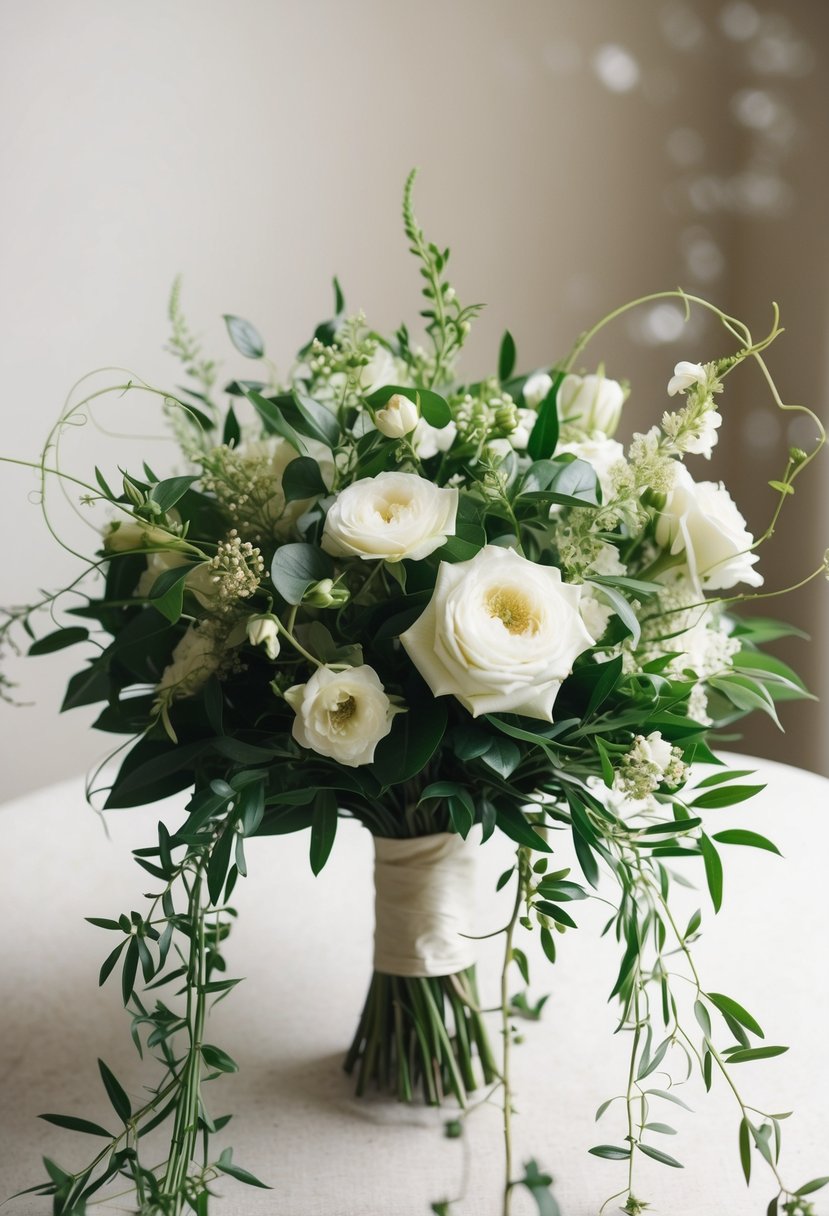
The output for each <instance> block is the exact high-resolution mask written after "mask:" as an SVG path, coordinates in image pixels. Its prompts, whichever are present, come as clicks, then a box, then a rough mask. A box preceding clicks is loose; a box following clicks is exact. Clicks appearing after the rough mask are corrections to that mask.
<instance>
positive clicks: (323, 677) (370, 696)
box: [285, 665, 400, 768]
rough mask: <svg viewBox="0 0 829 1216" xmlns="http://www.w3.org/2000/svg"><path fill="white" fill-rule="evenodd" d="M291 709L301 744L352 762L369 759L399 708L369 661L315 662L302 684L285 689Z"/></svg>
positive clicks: (372, 757) (346, 762) (295, 729)
mask: <svg viewBox="0 0 829 1216" xmlns="http://www.w3.org/2000/svg"><path fill="white" fill-rule="evenodd" d="M285 700H286V701H287V702H288V704H289V705H290V706H291V708H292V709H293V710H294V713H295V714H296V717H295V718H294V725H293V731H292V734H293V737H294V738H295V739H296V741H297V743H299V744H300V745H301V746H302V747H307V748H310V750H311V751H314V752H317V753H318V754H319V755H321V756H330V757H331V759H332V760H336V761H338V762H339V763H340V764H345V765H347V766H348V767H349V768H357V766H358V765H361V764H371V762H372V760H373V759H374V751H375V748H376V747H377V744H378V743H379V742H380V740H381V739H385V737H386V735H387V734H388V733H389V731H390V730H391V724H392V719H393V717H394V715H395V713H399V712H400V710H399V709H397V708H396V707H395V706H393V705H392V703H391V701H390V700H389V698H388V697H387V696H386V692H385V689H384V688H383V685H382V684H381V683H380V677H379V676H378V675H377V672H376V671H375V670H374V668H373V667H368V666H365V665H364V666H362V667H348V668H346V669H345V671H332V670H331V669H330V668H329V667H320V668H318V669H317V670H316V671H315V672H314V674H313V675H312V676H311V678H310V680H309V681H308V683H307V684H295V685H294V687H293V688H289V689H288V691H287V692H286V693H285Z"/></svg>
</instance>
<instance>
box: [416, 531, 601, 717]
mask: <svg viewBox="0 0 829 1216" xmlns="http://www.w3.org/2000/svg"><path fill="white" fill-rule="evenodd" d="M580 596H581V588H580V587H574V586H570V585H568V584H567V583H563V582H562V581H561V573H560V571H559V570H557V569H556V568H555V567H554V566H538V565H536V564H535V562H531V561H528V560H527V558H525V557H521V556H520V555H519V554H518V553H516V552H515V550H513V549H503V548H500V547H499V546H498V545H486V546H485V547H484V548H483V549H481V551H480V552H479V553H477V554H476V555H475V557H473V558H472V559H471V560H470V561H467V562H458V563H456V564H451V563H449V562H442V563H441V566H440V570H439V572H438V578H437V584H436V586H435V591H434V594H433V596H432V599H431V601H430V602H429V604H428V606H427V607H426V610H425V611H424V612H423V614H422V615H421V616H420V617H419V618H418V619H417V620H416V621H415V623H414V625H412V627H411V628H410V629H407V630H406V632H405V633H404V634H402V635H401V638H400V641H401V642H402V643H403V646H404V647H405V649H406V651H407V653H408V655H409V658H410V659H411V660H412V662H413V663H414V665H415V667H416V668H417V669H418V671H419V672H420V674H421V675H422V676H423V678H424V680H425V681H426V683H427V684H428V685H429V687H430V688H431V690H432V692H433V693H434V694H435V696H437V697H439V696H443V695H445V694H447V693H451V694H452V695H453V696H455V697H457V698H458V700H459V701H460V702H461V704H462V705H464V706H465V707H466V708H467V709H468V710H469V712H470V713H471V714H472V716H473V717H478V715H479V714H488V713H499V712H503V713H516V714H525V715H526V716H527V717H528V718H543V719H544V720H545V721H548V722H549V721H552V711H553V702H554V701H555V699H556V696H557V694H558V691H559V689H560V688H561V684H562V681H563V680H564V679H565V678H566V677H567V676H568V675H569V674H570V671H571V669H572V666H573V662H574V660H575V658H576V656H577V655H579V654H581V652H582V651H583V650H586V649H587V648H588V647H589V646H592V645H593V638H592V637H591V636H590V634H589V633H588V632H587V629H586V628H585V626H584V623H583V621H582V619H581V616H580V615H579V599H580Z"/></svg>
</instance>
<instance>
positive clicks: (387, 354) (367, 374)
mask: <svg viewBox="0 0 829 1216" xmlns="http://www.w3.org/2000/svg"><path fill="white" fill-rule="evenodd" d="M399 383H400V379H399V374H398V371H397V363H396V362H395V359H394V355H393V354H392V353H391V351H390V350H387V349H386V347H385V346H381V345H380V344H379V343H378V346H377V349H376V350H375V352H374V354H373V355H372V356H371V358H370V359H369V361H368V363H367V364H366V365H365V367H364V368H363V370H362V371H361V372H360V388H361V389H362V391H363V392H364V393H365V394H366V396H368V395H369V394H370V393H376V392H377V390H378V388H385V386H386V385H387V384H399Z"/></svg>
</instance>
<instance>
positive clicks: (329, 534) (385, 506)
mask: <svg viewBox="0 0 829 1216" xmlns="http://www.w3.org/2000/svg"><path fill="white" fill-rule="evenodd" d="M457 512H458V491H457V489H452V488H447V489H440V488H439V487H438V486H434V485H432V483H431V482H430V481H426V480H425V478H423V477H418V475H417V473H379V474H378V475H377V476H376V477H364V478H362V479H361V480H360V481H355V482H352V484H351V485H350V486H346V488H345V489H344V490H342V491H341V492H340V493H339V494H338V495H337V497H336V499H335V500H334V502H333V504H332V505H331V507H330V509H329V511H328V516H327V518H326V520H325V528H324V530H323V537H322V547H323V549H324V550H325V551H326V553H331V554H333V555H334V556H335V557H347V556H351V557H363V558H366V559H368V560H377V559H378V558H384V559H385V560H386V561H387V562H399V561H401V559H402V558H404V557H409V558H412V559H414V560H415V561H417V560H419V559H420V558H423V557H427V556H428V555H429V554H430V553H434V551H435V549H439V548H440V546H441V545H442V544H444V543H445V542H446V538H447V537H448V536H453V535H454V533H455V517H456V515H457Z"/></svg>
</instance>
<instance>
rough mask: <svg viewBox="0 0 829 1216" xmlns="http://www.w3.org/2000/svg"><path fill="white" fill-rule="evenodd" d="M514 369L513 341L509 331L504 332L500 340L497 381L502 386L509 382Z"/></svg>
mask: <svg viewBox="0 0 829 1216" xmlns="http://www.w3.org/2000/svg"><path fill="white" fill-rule="evenodd" d="M514 369H515V339H514V338H513V336H512V334H511V333H510V331H509V330H508V329H507V330H505V331H504V336H503V338H502V339H501V349H500V350H499V352H498V379H499V380H500V381H501V383H502V384H503V383H504V382H505V381H506V380H509V378H510V376H511V375H512V373H513V371H514Z"/></svg>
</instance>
